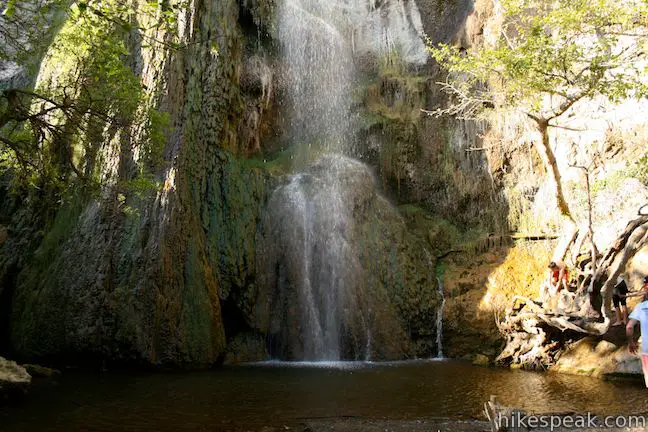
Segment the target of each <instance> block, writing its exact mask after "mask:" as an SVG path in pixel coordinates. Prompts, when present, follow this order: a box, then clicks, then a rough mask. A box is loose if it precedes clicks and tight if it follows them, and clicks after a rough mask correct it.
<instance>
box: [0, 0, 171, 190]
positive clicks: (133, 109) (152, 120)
mask: <svg viewBox="0 0 648 432" xmlns="http://www.w3.org/2000/svg"><path fill="white" fill-rule="evenodd" d="M135 4H136V3H134V2H133V3H131V2H128V1H120V0H92V1H86V2H83V1H82V2H79V3H76V4H74V5H73V6H72V7H69V8H67V9H65V7H66V5H67V2H63V1H61V0H53V1H46V2H42V3H36V4H34V3H31V4H29V5H26V4H23V2H13V1H10V2H9V3H8V4H7V6H6V8H5V11H4V15H3V16H2V19H1V22H2V24H5V26H4V29H3V31H4V32H9V33H11V34H13V35H14V36H15V37H14V39H12V40H14V41H15V42H16V43H15V44H11V43H9V44H7V45H5V46H3V47H1V48H0V59H2V60H4V61H9V62H13V63H14V64H15V65H17V66H19V67H23V68H28V67H30V63H29V61H28V59H29V55H28V52H29V51H31V50H32V49H34V50H35V52H36V53H38V52H40V51H44V50H47V55H46V56H45V58H44V59H43V61H42V66H41V70H40V72H39V80H38V84H37V87H36V88H34V89H32V88H23V87H10V88H5V89H4V90H2V92H1V93H0V169H3V168H4V169H7V168H10V169H11V170H12V173H13V174H14V183H15V185H17V186H18V187H19V188H23V189H27V190H34V189H38V190H43V191H45V190H46V191H48V195H52V196H60V195H61V194H62V191H63V189H64V188H65V187H66V186H67V185H69V184H70V182H71V181H72V180H75V179H80V180H82V181H84V182H94V183H98V182H101V181H102V180H104V175H103V173H102V172H101V171H102V169H103V166H102V162H105V161H104V160H102V157H103V158H105V157H110V156H106V154H107V150H106V149H107V147H108V146H110V145H121V146H124V145H128V146H130V147H132V146H133V145H134V142H135V141H136V142H137V144H138V146H139V154H140V155H141V161H142V163H141V164H140V165H141V168H140V175H141V174H143V172H142V170H145V171H147V172H148V171H150V172H155V171H156V170H157V169H159V168H160V167H161V165H162V163H163V155H164V152H163V150H164V142H165V137H166V128H167V127H168V118H167V115H166V114H165V113H161V112H159V111H156V110H154V109H150V108H143V107H144V105H145V102H146V93H145V90H146V89H145V88H144V87H143V85H142V84H141V81H140V78H139V77H138V76H137V75H136V74H135V73H134V72H133V68H132V66H131V64H133V63H134V62H133V61H132V59H131V53H130V52H129V50H128V48H127V43H126V41H127V40H129V39H131V38H132V37H133V34H134V33H137V34H138V35H139V37H141V39H142V40H143V42H142V47H145V45H146V44H148V43H156V42H157V43H162V44H164V45H165V46H167V47H169V46H170V45H171V44H172V43H174V41H173V39H174V36H173V32H169V35H170V36H169V37H167V38H166V39H165V40H164V42H162V41H159V42H158V41H154V40H152V39H150V38H149V37H148V36H147V31H148V30H150V29H152V28H153V29H155V30H166V29H171V28H172V27H173V26H174V24H175V20H176V12H177V9H178V8H179V7H180V6H181V5H182V3H179V2H172V3H165V4H164V5H158V3H157V2H148V3H143V4H141V5H138V6H137V7H135V6H133V5H135ZM57 15H62V16H63V18H62V21H64V24H62V25H61V26H60V29H59V30H58V32H57V34H56V37H55V38H53V39H51V38H50V39H48V38H47V37H44V36H43V35H45V34H48V32H49V33H54V32H55V30H56V29H55V28H53V27H55V25H54V24H51V23H50V24H48V19H51V18H52V17H53V16H57ZM140 23H145V24H140ZM29 24H31V25H32V27H30V26H29ZM30 28H34V30H33V31H32V30H30ZM36 36H39V37H41V39H38V38H37V37H36ZM176 45H177V44H176ZM31 55H32V57H33V55H34V53H31ZM39 64H40V62H39Z"/></svg>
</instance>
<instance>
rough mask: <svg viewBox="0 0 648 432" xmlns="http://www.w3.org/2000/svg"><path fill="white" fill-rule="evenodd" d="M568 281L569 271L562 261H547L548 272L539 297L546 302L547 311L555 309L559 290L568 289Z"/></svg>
mask: <svg viewBox="0 0 648 432" xmlns="http://www.w3.org/2000/svg"><path fill="white" fill-rule="evenodd" d="M568 283H569V272H568V271H567V266H566V265H565V264H564V263H562V262H555V261H551V262H550V263H549V274H548V275H547V280H546V281H545V283H544V285H543V286H542V289H541V290H540V298H541V299H542V301H543V302H545V301H546V302H547V304H548V307H547V310H548V311H551V312H553V311H555V310H556V307H557V304H558V299H559V297H560V290H561V289H564V290H565V291H569V290H568V288H567V284H568Z"/></svg>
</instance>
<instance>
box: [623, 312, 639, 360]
mask: <svg viewBox="0 0 648 432" xmlns="http://www.w3.org/2000/svg"><path fill="white" fill-rule="evenodd" d="M638 322H639V321H637V320H636V319H632V318H631V319H630V320H628V324H627V325H626V336H627V337H628V351H630V354H635V353H636V352H637V341H635V339H634V327H635V325H637V323H638Z"/></svg>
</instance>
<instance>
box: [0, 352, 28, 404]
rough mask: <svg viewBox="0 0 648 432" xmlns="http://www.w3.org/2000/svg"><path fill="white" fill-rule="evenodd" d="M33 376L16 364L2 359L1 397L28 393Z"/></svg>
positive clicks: (0, 359)
mask: <svg viewBox="0 0 648 432" xmlns="http://www.w3.org/2000/svg"><path fill="white" fill-rule="evenodd" d="M30 383H31V376H30V375H29V374H28V373H27V371H26V370H25V368H23V367H22V366H20V365H18V364H17V363H16V362H14V361H11V360H7V359H5V358H3V357H0V397H1V396H10V395H11V394H12V393H20V392H25V391H27V387H29V384H30Z"/></svg>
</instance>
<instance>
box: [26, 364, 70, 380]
mask: <svg viewBox="0 0 648 432" xmlns="http://www.w3.org/2000/svg"><path fill="white" fill-rule="evenodd" d="M23 368H25V370H26V371H27V373H29V374H30V375H31V376H33V377H42V378H52V377H55V376H57V375H61V371H59V370H56V369H51V368H48V367H45V366H41V365H37V364H25V365H23Z"/></svg>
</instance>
